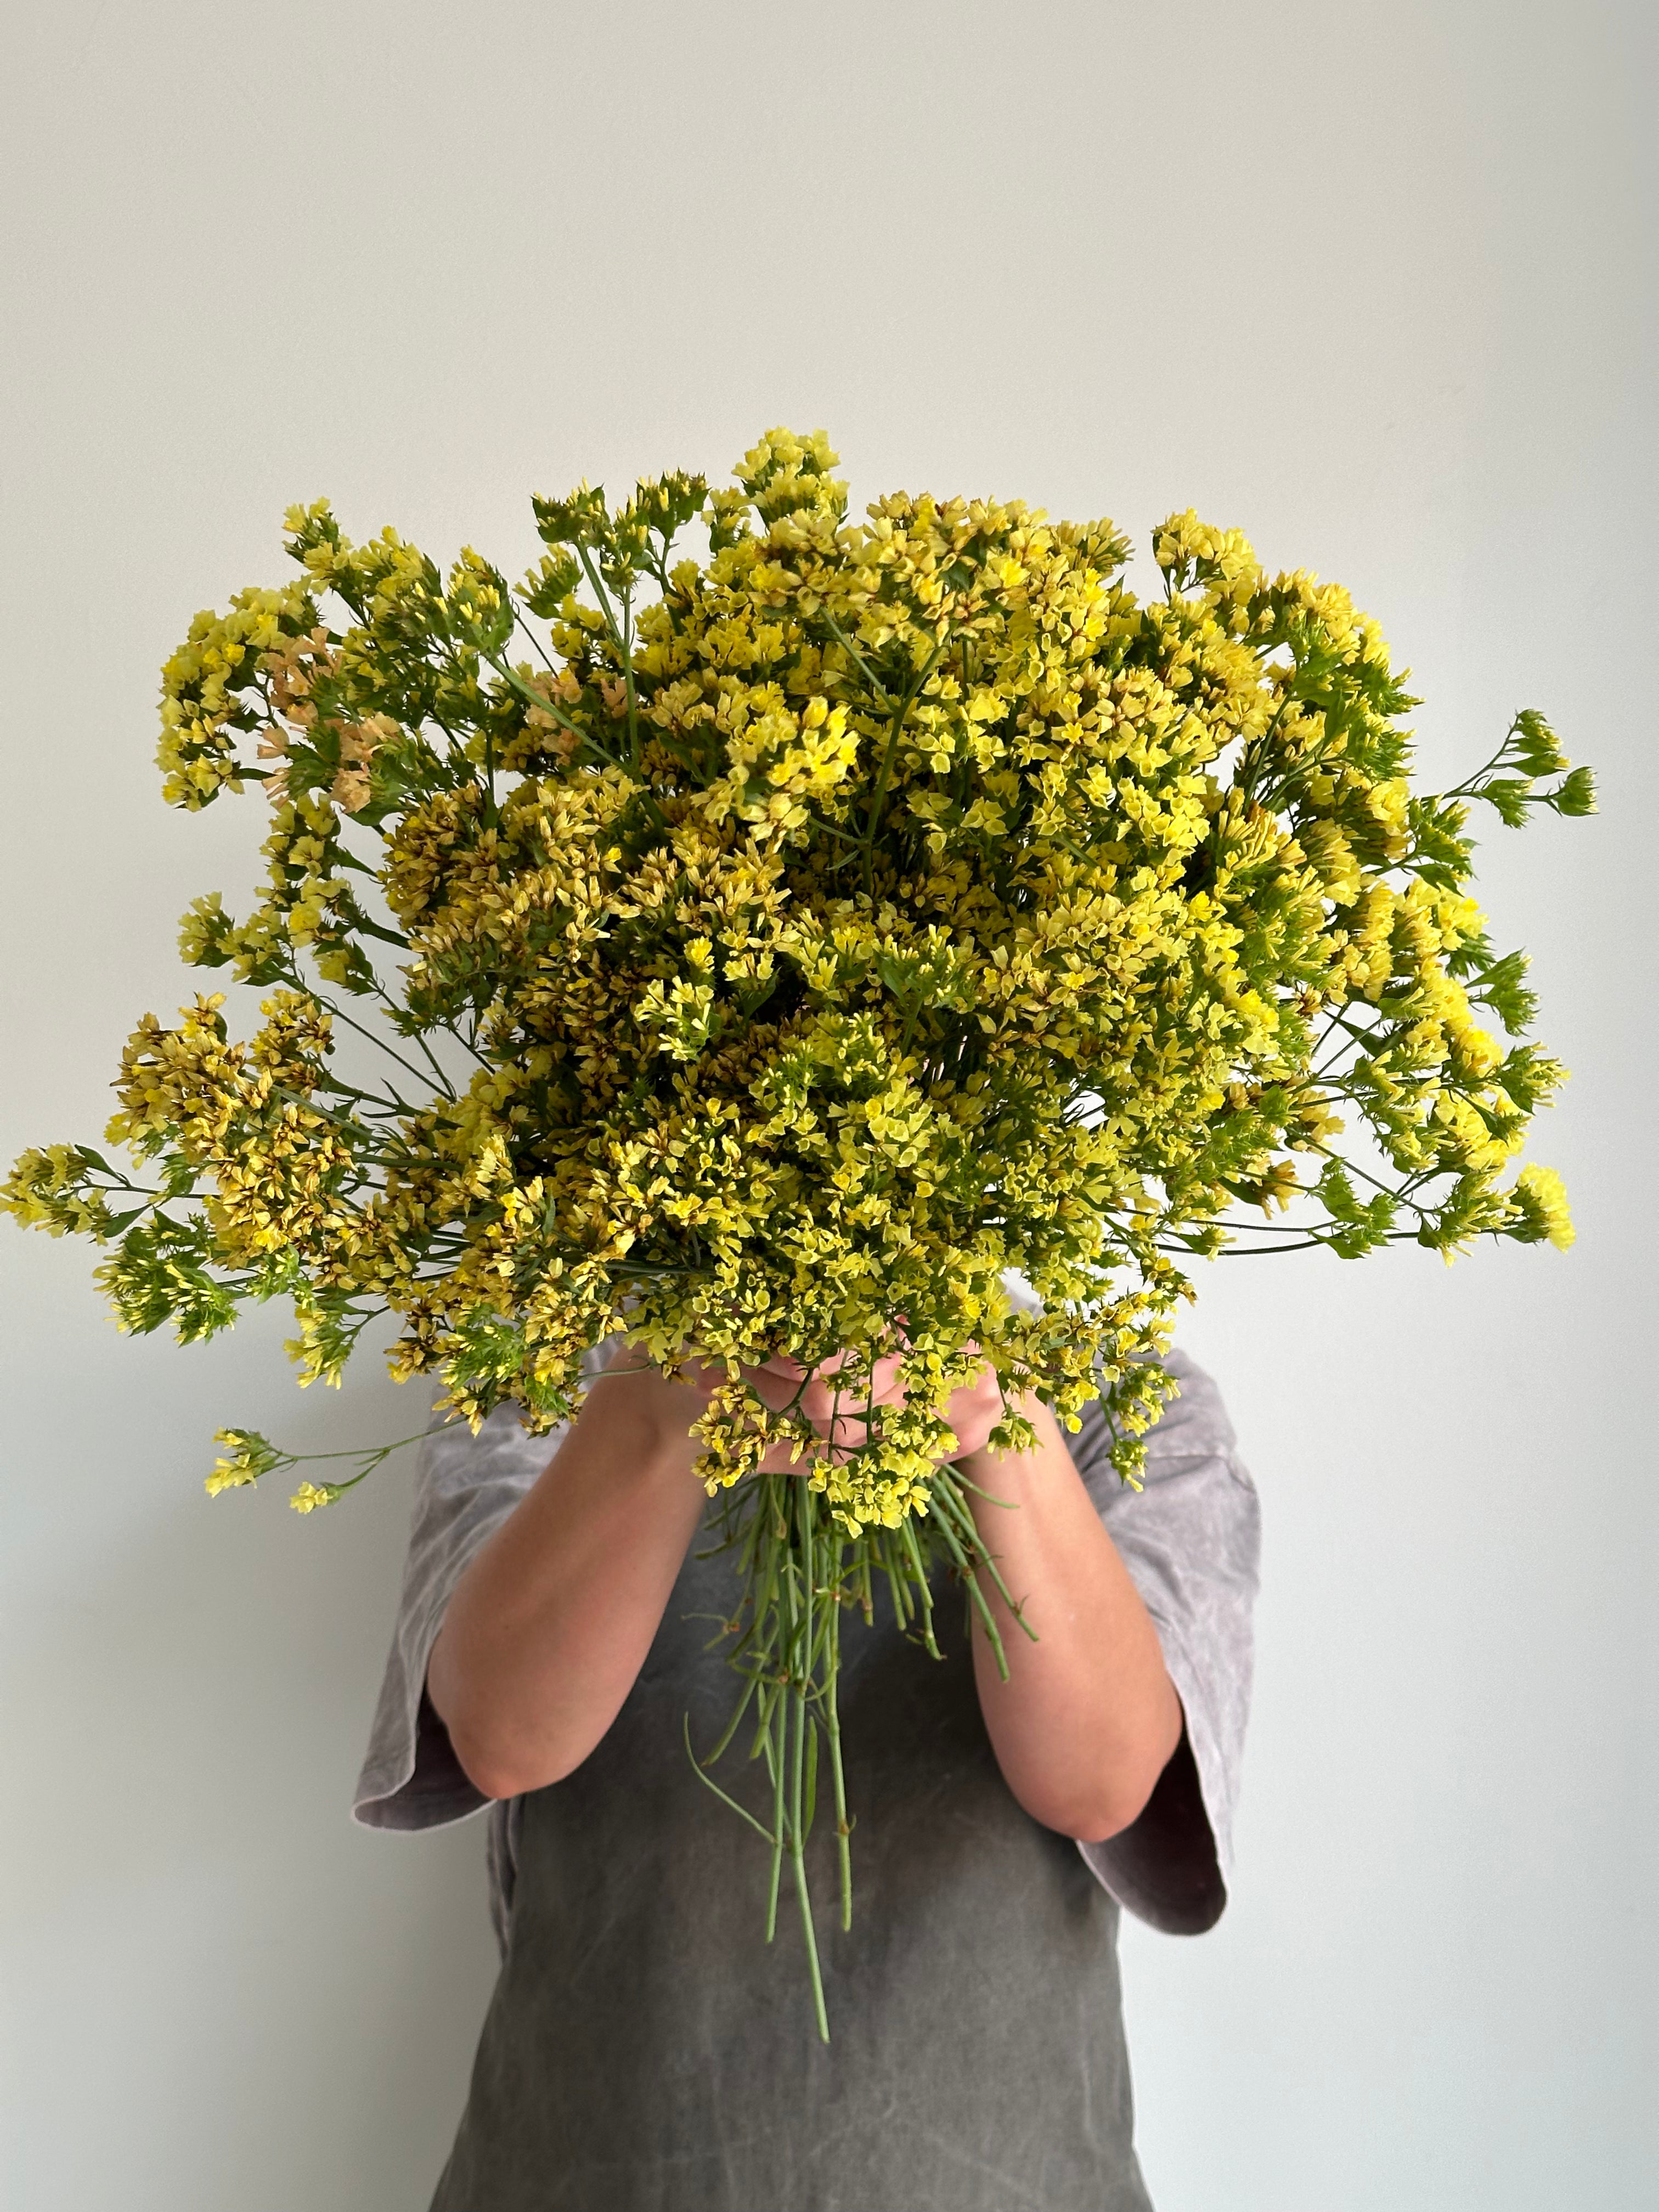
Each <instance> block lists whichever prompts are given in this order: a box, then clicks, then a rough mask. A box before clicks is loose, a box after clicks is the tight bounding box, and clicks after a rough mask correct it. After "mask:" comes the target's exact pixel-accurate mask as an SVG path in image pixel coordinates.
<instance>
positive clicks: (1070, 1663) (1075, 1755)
mask: <svg viewBox="0 0 1659 2212" xmlns="http://www.w3.org/2000/svg"><path fill="white" fill-rule="evenodd" d="M954 1410H955V1408H954V1405H953V1407H952V1412H953V1414H954ZM1024 1410H1025V1411H1026V1412H1027V1413H1029V1414H1030V1418H1031V1420H1032V1422H1033V1423H1034V1425H1035V1426H1036V1431H1037V1448H1036V1450H1035V1451H1033V1452H1030V1453H1027V1454H1025V1455H1014V1454H1012V1453H994V1452H991V1451H988V1450H984V1449H981V1450H979V1451H975V1452H970V1453H969V1454H968V1455H967V1456H966V1457H965V1458H964V1459H963V1460H962V1461H961V1462H959V1464H960V1466H961V1468H962V1470H963V1473H964V1474H966V1475H967V1476H968V1477H969V1480H971V1481H972V1482H974V1483H975V1484H976V1485H977V1486H978V1487H979V1489H981V1490H982V1491H985V1492H988V1493H989V1495H990V1497H991V1498H1006V1499H1007V1500H1008V1501H1009V1504H1011V1505H1012V1507H1013V1509H1014V1510H1012V1511H1009V1510H1004V1508H1003V1507H1001V1506H999V1505H994V1504H990V1503H988V1502H987V1499H986V1498H980V1497H975V1495H974V1493H973V1492H969V1498H970V1499H971V1501H972V1504H973V1509H974V1518H975V1524H976V1526H977V1527H978V1529H979V1532H980V1535H981V1539H982V1541H984V1543H985V1545H986V1547H987V1550H989V1551H990V1552H992V1553H994V1555H995V1558H996V1562H997V1565H998V1568H999V1569H1000V1572H1001V1575H1002V1578H1003V1581H1004V1582H1005V1583H1006V1584H1007V1586H1008V1590H1009V1593H1010V1595H1012V1597H1013V1599H1014V1601H1015V1602H1016V1603H1017V1604H1019V1605H1020V1606H1022V1607H1023V1608H1024V1615H1025V1619H1026V1620H1028V1621H1029V1622H1030V1626H1031V1627H1032V1628H1033V1629H1035V1630H1036V1635H1037V1638H1038V1641H1037V1642H1036V1643H1033V1642H1032V1641H1031V1640H1030V1638H1029V1637H1028V1636H1027V1635H1026V1634H1025V1632H1024V1630H1023V1629H1022V1628H1021V1627H1020V1626H1019V1624H1018V1622H1017V1621H1015V1620H1012V1618H1011V1617H1010V1615H1009V1613H1008V1610H1007V1607H1006V1606H1005V1605H1004V1604H1003V1603H1002V1601H1001V1600H1000V1598H999V1597H997V1595H995V1593H994V1590H992V1589H990V1587H989V1577H981V1580H982V1582H983V1583H984V1584H985V1587H986V1595H987V1598H988V1599H989V1601H990V1603H991V1607H992V1609H993V1612H994V1614H995V1615H996V1617H997V1626H998V1627H999V1628H1000V1631H1001V1633H1002V1642H1003V1648H1004V1650H1005V1651H1006V1654H1007V1658H1008V1670H1009V1672H1008V1680H1006V1682H1005V1681H1003V1680H1001V1678H1000V1676H999V1674H998V1672H997V1665H996V1658H995V1655H994V1653H993V1651H992V1649H991V1644H990V1639H989V1638H988V1637H987V1636H985V1635H984V1634H983V1633H982V1632H979V1631H978V1630H977V1629H976V1630H975V1635H974V1673H975V1680H976V1682H977V1685H978V1689H979V1701H980V1707H981V1711H982V1712H983V1713H984V1716H985V1726H986V1729H987V1732H988V1733H989V1735H990V1738H991V1744H992V1748H993V1749H994V1751H995V1753H996V1755H997V1763H998V1765H1000V1767H1001V1769H1002V1772H1003V1777H1004V1779H1005V1780H1006V1782H1007V1784H1008V1787H1009V1788H1010V1789H1011V1790H1012V1791H1013V1793H1014V1796H1016V1797H1017V1798H1018V1801H1019V1802H1020V1803H1021V1804H1022V1805H1023V1806H1024V1808H1025V1810H1026V1811H1027V1812H1028V1813H1029V1814H1030V1815H1031V1816H1032V1818H1033V1819H1034V1820H1041V1821H1042V1823H1043V1825H1044V1826H1045V1827H1050V1828H1057V1829H1058V1830H1059V1831H1060V1833H1061V1834H1062V1835H1066V1836H1076V1837H1080V1838H1085V1840H1087V1841H1091V1842H1098V1841H1100V1840H1102V1839H1103V1838H1106V1837H1108V1836H1114V1835H1116V1834H1118V1833H1119V1832H1121V1830H1122V1829H1124V1828H1127V1826H1129V1825H1130V1824H1131V1822H1132V1821H1133V1820H1135V1819H1136V1817H1137V1816H1138V1815H1139V1813H1140V1811H1141V1809H1142V1808H1143V1807H1144V1806H1145V1805H1146V1801H1147V1799H1148V1798H1149V1797H1150V1796H1152V1788H1153V1785H1154V1784H1155V1783H1156V1782H1157V1780H1158V1776H1159V1775H1160V1774H1161V1773H1162V1772H1163V1771H1164V1767H1165V1765H1167V1764H1168V1763H1169V1760H1170V1756H1171V1754H1172V1753H1173V1752H1174V1751H1175V1748H1176V1745H1177V1744H1178V1743H1179V1742H1180V1741H1181V1729H1182V1713H1181V1701H1180V1699H1178V1698H1177V1697H1176V1692H1175V1687H1174V1685H1173V1684H1172V1683H1171V1682H1170V1678H1169V1675H1168V1674H1167V1673H1166V1672H1165V1671H1164V1656H1163V1653H1162V1651H1161V1650H1160V1649H1159V1646H1158V1632H1157V1630H1156V1629H1155V1628H1154V1627H1153V1626H1152V1620H1151V1618H1150V1616H1149V1615H1148V1613H1147V1612H1146V1607H1145V1606H1144V1605H1142V1603H1141V1601H1140V1597H1139V1593H1138V1591H1137V1590H1136V1589H1135V1586H1134V1584H1133V1582H1131V1580H1130V1579H1129V1573H1128V1570H1127V1568H1126V1567H1125V1565H1124V1564H1123V1561H1122V1560H1121V1558H1120V1557H1119V1556H1118V1552H1117V1547H1116V1546H1115V1544H1114V1543H1113V1541H1112V1540H1111V1538H1110V1537H1109V1535H1108V1534H1107V1533H1106V1530H1105V1528H1104V1527H1103V1524H1102V1522H1101V1519H1100V1516H1099V1515H1098V1513H1097V1512H1096V1510H1095V1508H1094V1505H1093V1504H1092V1502H1091V1499H1090V1497H1089V1493H1088V1492H1087V1490H1086V1489H1085V1487H1084V1484H1083V1478H1082V1477H1081V1475H1079V1473H1078V1471H1077V1468H1076V1467H1075V1466H1074V1465H1073V1461H1072V1455H1071V1454H1070V1452H1069V1451H1067V1449H1066V1444H1065V1442H1064V1440H1063V1438H1062V1437H1061V1435H1060V1428H1059V1425H1058V1424H1057V1423H1056V1421H1055V1419H1054V1416H1053V1414H1052V1413H1049V1412H1048V1409H1047V1408H1046V1407H1042V1406H1040V1405H1037V1404H1036V1403H1035V1402H1032V1403H1030V1404H1028V1405H1027V1406H1026V1407H1025V1408H1024Z"/></svg>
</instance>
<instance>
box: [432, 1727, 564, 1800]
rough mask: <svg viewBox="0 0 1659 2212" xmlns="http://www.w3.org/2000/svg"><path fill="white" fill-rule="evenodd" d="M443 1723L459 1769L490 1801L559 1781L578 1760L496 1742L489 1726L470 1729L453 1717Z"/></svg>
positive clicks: (526, 1794)
mask: <svg viewBox="0 0 1659 2212" xmlns="http://www.w3.org/2000/svg"><path fill="white" fill-rule="evenodd" d="M444 1725H445V1727H446V1728H447V1729H448V1731H449V1743H450V1748H451V1749H452V1750H453V1753H454V1754H455V1759H456V1763H457V1765H459V1767H460V1770H461V1771H462V1773H463V1774H465V1777H466V1778H467V1780H468V1781H469V1782H470V1783H471V1784H472V1787H473V1788H474V1789H475V1790H477V1793H478V1795H479V1796H481V1797H488V1798H489V1799H491V1800H492V1801H497V1800H500V1799H501V1798H505V1797H526V1796H529V1794H530V1792H531V1791H532V1790H545V1789H546V1788H547V1787H548V1785H549V1784H550V1783H554V1782H562V1781H563V1780H564V1778H565V1777H566V1775H567V1774H570V1773H572V1772H574V1770H575V1768H576V1767H577V1766H578V1765H580V1760H578V1759H569V1760H567V1761H560V1760H559V1759H555V1758H552V1757H550V1756H549V1755H548V1754H547V1753H545V1752H543V1753H539V1754H538V1753H536V1752H535V1751H533V1750H531V1749H528V1748H526V1747H525V1746H522V1745H516V1744H507V1743H502V1742H500V1741H496V1740H495V1739H494V1738H493V1737H492V1735H491V1734H490V1732H489V1730H487V1729H470V1728H468V1727H467V1726H466V1725H465V1723H464V1722H460V1721H459V1720H457V1719H454V1718H451V1719H447V1720H446V1721H445V1723H444Z"/></svg>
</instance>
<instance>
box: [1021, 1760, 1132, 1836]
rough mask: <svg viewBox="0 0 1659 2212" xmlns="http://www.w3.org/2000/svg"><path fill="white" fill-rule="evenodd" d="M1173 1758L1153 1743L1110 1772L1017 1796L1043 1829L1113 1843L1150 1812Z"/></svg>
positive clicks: (1058, 1782)
mask: <svg viewBox="0 0 1659 2212" xmlns="http://www.w3.org/2000/svg"><path fill="white" fill-rule="evenodd" d="M1169 1760H1170V1750H1169V1748H1168V1747H1165V1746H1164V1744H1162V1743H1161V1742H1160V1743H1158V1744H1152V1745H1149V1746H1148V1747H1146V1750H1145V1751H1138V1752H1135V1753H1131V1754H1129V1755H1127V1756H1126V1757H1124V1758H1122V1759H1118V1760H1115V1761H1114V1762H1113V1764H1112V1766H1111V1768H1110V1771H1108V1772H1103V1773H1097V1774H1076V1775H1071V1776H1068V1777H1066V1778H1064V1779H1063V1780H1062V1779H1060V1778H1056V1780H1055V1782H1054V1784H1053V1786H1051V1787H1048V1788H1044V1789H1031V1790H1017V1791H1016V1792H1015V1795H1016V1796H1018V1799H1019V1802H1020V1803H1021V1805H1022V1806H1024V1809H1025V1810H1026V1811H1027V1812H1028V1813H1029V1814H1030V1816H1031V1818H1032V1819H1033V1820H1040V1821H1041V1822H1042V1825H1043V1826H1044V1827H1045V1828H1053V1829H1054V1830H1055V1831H1056V1832H1058V1833H1059V1834H1060V1835H1062V1836H1070V1837H1071V1838H1073V1841H1074V1842H1077V1843H1080V1844H1104V1843H1109V1841H1110V1840H1111V1838H1113V1837H1114V1836H1121V1834H1122V1833H1123V1832H1124V1830H1125V1829H1126V1828H1133V1826H1134V1824H1135V1822H1136V1821H1137V1820H1139V1818H1140V1816H1141V1814H1143V1813H1144V1812H1145V1811H1146V1808H1147V1806H1148V1805H1149V1804H1150V1803H1151V1802H1152V1792H1153V1790H1156V1789H1157V1787H1158V1779H1159V1777H1160V1776H1161V1775H1162V1774H1163V1772H1164V1768H1165V1766H1166V1765H1168V1764H1169Z"/></svg>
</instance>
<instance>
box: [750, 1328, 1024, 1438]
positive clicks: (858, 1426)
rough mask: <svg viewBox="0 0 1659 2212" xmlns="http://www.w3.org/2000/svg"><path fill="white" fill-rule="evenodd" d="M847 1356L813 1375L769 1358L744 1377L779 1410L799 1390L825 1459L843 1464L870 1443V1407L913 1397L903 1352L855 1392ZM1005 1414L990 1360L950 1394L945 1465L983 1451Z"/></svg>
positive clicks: (890, 1355)
mask: <svg viewBox="0 0 1659 2212" xmlns="http://www.w3.org/2000/svg"><path fill="white" fill-rule="evenodd" d="M969 1348H970V1349H972V1348H974V1347H971V1346H970V1347H969ZM846 1358H847V1355H846V1354H845V1353H844V1352H838V1353H837V1354H836V1356H835V1357H834V1358H831V1359H826V1360H823V1361H822V1362H821V1363H820V1364H818V1365H817V1367H814V1368H813V1369H812V1370H811V1371H810V1373H809V1371H808V1370H806V1369H805V1368H804V1367H802V1366H801V1365H799V1363H798V1362H797V1361H795V1360H793V1359H785V1358H775V1359H769V1360H768V1361H767V1362H766V1363H765V1364H764V1365H763V1366H760V1367H745V1368H744V1370H743V1373H744V1379H745V1381H746V1382H747V1383H748V1384H749V1386H750V1389H752V1390H753V1391H754V1393H755V1395H756V1396H757V1397H758V1398H759V1399H761V1400H762V1401H763V1403H764V1404H766V1405H768V1406H770V1407H772V1408H773V1410H774V1411H775V1412H781V1411H782V1409H783V1408H784V1407H786V1406H787V1405H789V1404H790V1403H791V1402H792V1401H793V1400H794V1399H795V1394H796V1392H797V1391H798V1390H799V1393H800V1396H799V1411H800V1412H801V1413H803V1414H804V1415H805V1418H806V1419H808V1420H809V1421H810V1422H811V1425H812V1426H813V1428H814V1430H815V1431H817V1435H818V1436H819V1437H820V1438H821V1439H822V1440H823V1446H824V1454H823V1455H824V1456H825V1457H828V1458H829V1459H834V1460H844V1459H847V1458H849V1457H850V1456H851V1455H852V1454H853V1453H854V1452H855V1451H858V1450H859V1449H861V1448H862V1446H863V1444H864V1443H865V1440H866V1435H867V1433H868V1420H867V1418H866V1415H867V1409H868V1408H869V1407H872V1406H902V1405H903V1404H904V1403H905V1401H906V1399H907V1396H908V1389H907V1386H906V1383H905V1376H904V1356H903V1354H902V1352H889V1353H887V1354H886V1355H885V1356H884V1358H880V1359H878V1361H877V1362H876V1364H875V1369H874V1371H873V1373H872V1376H871V1379H870V1382H869V1383H868V1385H867V1386H865V1387H863V1388H860V1387H859V1386H857V1385H854V1386H853V1388H852V1389H846V1388H844V1387H842V1386H841V1385H840V1384H839V1383H838V1380H837V1378H838V1376H839V1374H840V1371H841V1370H842V1368H843V1366H844V1365H845V1364H846ZM713 1379H714V1378H713V1377H711V1383H712V1380H713ZM1002 1414H1003V1398H1002V1390H1001V1388H1000V1384H999V1383H998V1382H997V1378H996V1370H995V1369H994V1368H993V1367H992V1366H991V1365H990V1364H989V1363H988V1361H987V1363H986V1364H984V1365H983V1366H981V1368H980V1370H979V1371H978V1373H977V1374H976V1375H975V1377H974V1379H973V1381H972V1382H971V1383H965V1384H964V1385H963V1387H962V1388H961V1389H958V1390H953V1391H952V1392H951V1399H950V1402H949V1404H948V1406H947V1407H946V1408H945V1419H946V1421H947V1422H948V1423H949V1424H950V1426H951V1433H952V1437H953V1442H952V1443H951V1444H950V1445H948V1446H947V1447H946V1448H945V1449H943V1450H942V1451H941V1452H940V1453H939V1462H940V1464H941V1465H944V1464H945V1463H946V1462H949V1461H951V1460H957V1459H964V1458H966V1457H967V1455H968V1454H969V1452H976V1451H981V1450H983V1449H984V1447H985V1442H986V1439H987V1437H988V1436H989V1435H990V1433H991V1431H992V1430H993V1429H994V1427H995V1426H996V1425H997V1423H998V1422H999V1421H1000V1419H1002ZM769 1456H770V1455H769ZM806 1464H807V1462H806V1461H805V1459H804V1458H803V1459H802V1460H801V1461H800V1462H799V1465H800V1466H801V1467H803V1468H804V1467H805V1465H806Z"/></svg>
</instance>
